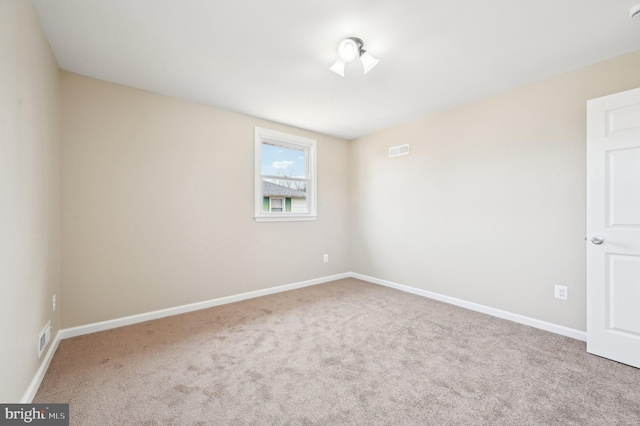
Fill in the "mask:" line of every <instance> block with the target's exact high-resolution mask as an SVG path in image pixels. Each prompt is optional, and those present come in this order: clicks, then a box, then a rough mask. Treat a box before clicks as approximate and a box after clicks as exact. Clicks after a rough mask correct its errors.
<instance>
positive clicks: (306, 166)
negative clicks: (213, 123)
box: [254, 127, 317, 222]
mask: <svg viewBox="0 0 640 426" xmlns="http://www.w3.org/2000/svg"><path fill="white" fill-rule="evenodd" d="M255 137H256V139H255V150H256V152H255V155H256V163H255V187H256V188H255V216H254V217H255V219H256V221H257V222H275V221H297V220H315V219H316V218H317V212H316V141H315V140H314V139H308V138H303V137H300V136H293V135H288V134H286V133H281V132H276V131H273V130H267V129H261V128H259V127H256V132H255Z"/></svg>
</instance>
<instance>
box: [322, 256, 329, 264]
mask: <svg viewBox="0 0 640 426" xmlns="http://www.w3.org/2000/svg"><path fill="white" fill-rule="evenodd" d="M323 259H324V263H327V262H328V261H329V255H328V254H325V255H324V257H323Z"/></svg>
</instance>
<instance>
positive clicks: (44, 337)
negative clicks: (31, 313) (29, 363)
mask: <svg viewBox="0 0 640 426" xmlns="http://www.w3.org/2000/svg"><path fill="white" fill-rule="evenodd" d="M50 340H51V321H49V322H47V325H46V326H45V327H44V330H42V331H41V332H40V334H39V335H38V359H39V358H40V357H41V356H42V352H44V348H46V347H47V344H48V343H49V341H50Z"/></svg>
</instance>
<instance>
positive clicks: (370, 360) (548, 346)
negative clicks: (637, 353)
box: [34, 279, 640, 425]
mask: <svg viewBox="0 0 640 426" xmlns="http://www.w3.org/2000/svg"><path fill="white" fill-rule="evenodd" d="M56 402H61V403H69V404H70V418H71V424H72V425H154V424H158V425H482V424H486V425H614V424H615V425H639V424H640V370H638V369H635V368H633V367H629V366H626V365H623V364H619V363H616V362H613V361H609V360H606V359H603V358H599V357H597V356H593V355H589V354H587V353H586V351H585V344H584V342H580V341H577V340H573V339H570V338H566V337H562V336H558V335H555V334H552V333H548V332H545V331H541V330H538V329H535V328H531V327H527V326H524V325H520V324H516V323H513V322H510V321H506V320H501V319H498V318H494V317H491V316H488V315H484V314H480V313H477V312H473V311H469V310H466V309H462V308H458V307H455V306H451V305H447V304H444V303H440V302H436V301H433V300H429V299H425V298H422V297H419V296H414V295H411V294H407V293H403V292H400V291H397V290H393V289H389V288H385V287H381V286H377V285H373V284H369V283H364V282H362V281H358V280H355V279H345V280H340V281H334V282H331V283H326V284H322V285H317V286H312V287H307V288H303V289H299V290H293V291H289V292H285V293H279V294H275V295H271V296H265V297H261V298H257V299H252V300H247V301H243V302H238V303H233V304H229V305H224V306H219V307H215V308H211V309H206V310H202V311H197V312H193V313H188V314H184V315H179V316H174V317H169V318H163V319H159V320H155V321H149V322H145V323H140V324H136V325H132V326H127V327H122V328H118V329H113V330H108V331H103V332H99V333H94V334H90V335H85V336H80V337H75V338H71V339H66V340H63V341H62V342H61V343H60V346H59V347H58V350H57V352H56V354H55V356H54V358H53V361H52V363H51V366H50V367H49V370H48V372H47V374H46V376H45V378H44V380H43V382H42V385H41V386H40V389H39V391H38V393H37V395H36V397H35V400H34V403H56Z"/></svg>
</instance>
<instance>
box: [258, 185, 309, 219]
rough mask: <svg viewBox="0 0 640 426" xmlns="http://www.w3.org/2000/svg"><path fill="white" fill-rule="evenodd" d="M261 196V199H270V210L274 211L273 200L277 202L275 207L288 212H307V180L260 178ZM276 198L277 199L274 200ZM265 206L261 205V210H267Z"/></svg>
mask: <svg viewBox="0 0 640 426" xmlns="http://www.w3.org/2000/svg"><path fill="white" fill-rule="evenodd" d="M262 196H263V197H264V198H263V199H265V200H267V199H269V200H270V205H271V211H272V212H273V211H275V210H274V209H273V208H274V201H275V202H276V203H277V205H276V207H277V208H279V209H280V210H278V211H285V212H290V213H308V212H309V208H308V202H307V182H300V181H295V180H288V179H262ZM276 199H278V200H277V201H276ZM264 205H265V206H267V208H264V207H263V211H265V212H268V211H269V210H268V206H269V204H267V203H266V202H265V203H264Z"/></svg>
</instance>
